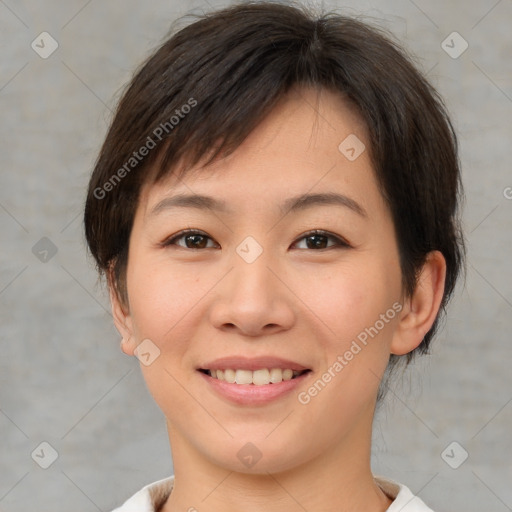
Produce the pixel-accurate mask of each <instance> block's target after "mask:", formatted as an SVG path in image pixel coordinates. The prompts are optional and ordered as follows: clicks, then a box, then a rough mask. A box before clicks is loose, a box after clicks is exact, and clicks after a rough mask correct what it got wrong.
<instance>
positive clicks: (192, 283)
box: [127, 255, 209, 350]
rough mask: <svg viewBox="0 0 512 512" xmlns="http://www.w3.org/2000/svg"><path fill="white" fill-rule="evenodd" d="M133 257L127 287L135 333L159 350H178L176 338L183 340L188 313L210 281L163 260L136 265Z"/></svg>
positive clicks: (203, 293)
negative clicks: (150, 341) (157, 346)
mask: <svg viewBox="0 0 512 512" xmlns="http://www.w3.org/2000/svg"><path fill="white" fill-rule="evenodd" d="M134 256H135V257H134V258H133V260H132V266H131V272H129V273H128V275H127V287H128V296H129V297H130V312H131V316H132V319H133V327H134V333H135V336H136V338H137V339H139V340H142V339H144V338H150V339H151V340H153V341H154V342H155V343H156V344H157V345H159V346H161V349H165V350H168V349H170V348H172V349H173V350H179V349H180V347H181V346H182V345H183V343H180V342H179V340H180V339H183V340H184V341H185V339H186V336H184V335H183V330H184V328H185V326H186V325H187V320H188V318H187V316H189V314H190V313H191V312H193V310H194V308H196V307H197V306H198V304H199V303H200V301H201V299H202V298H203V297H204V296H205V295H206V294H207V292H208V289H209V286H208V284H209V283H207V282H205V280H200V279H199V277H197V276H196V275H195V274H194V273H193V272H191V271H190V270H188V271H187V270H186V269H183V268H181V267H180V266H179V265H172V266H171V265H169V263H168V262H167V263H166V262H165V261H152V262H148V263H146V264H138V261H137V258H136V255H134ZM169 340H172V341H173V342H172V343H169Z"/></svg>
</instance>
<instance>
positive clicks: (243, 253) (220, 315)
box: [212, 237, 294, 336]
mask: <svg viewBox="0 0 512 512" xmlns="http://www.w3.org/2000/svg"><path fill="white" fill-rule="evenodd" d="M247 238H248V239H245V240H244V241H243V242H242V243H241V244H239V245H238V246H237V248H236V251H235V253H234V254H233V256H232V259H231V265H230V266H231V267H232V271H231V272H230V276H229V278H228V279H226V280H225V282H224V283H223V286H222V289H221V290H219V291H220V295H218V296H217V301H216V302H217V303H216V304H215V305H214V307H213V317H212V320H213V322H214V324H215V325H216V326H217V327H218V328H221V327H226V326H228V325H229V326H230V327H231V328H233V327H236V328H238V329H239V330H240V331H241V333H243V334H246V335H252V336H257V335H260V334H263V333H264V332H265V333H267V332H268V329H269V328H272V329H277V330H278V329H280V328H289V326H290V325H291V323H292V322H293V317H294V314H293V309H292V305H291V303H290V301H289V300H288V298H287V296H286V293H285V291H284V290H283V287H282V284H281V283H280V282H279V279H277V278H276V276H275V275H274V272H276V270H273V271H271V270H270V268H273V267H276V266H277V268H278V267H279V265H278V262H277V258H274V256H273V255H272V253H271V251H266V250H264V249H263V247H262V246H261V245H260V244H259V243H257V242H256V241H255V240H254V239H251V237H247ZM269 267H270V268H269Z"/></svg>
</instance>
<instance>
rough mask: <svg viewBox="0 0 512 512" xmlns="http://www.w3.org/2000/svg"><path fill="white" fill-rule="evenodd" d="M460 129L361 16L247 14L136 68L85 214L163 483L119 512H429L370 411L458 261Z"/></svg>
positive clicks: (216, 16) (224, 14)
mask: <svg viewBox="0 0 512 512" xmlns="http://www.w3.org/2000/svg"><path fill="white" fill-rule="evenodd" d="M460 191H461V186H460V170H459V163H458V156H457V143H456V137H455V134H454V132H453V129H452V125H451V123H450V121H449V118H448V116H447V114H446V111H445V109H444V106H443V103H442V101H441V99H440V98H439V96H438V95H437V93H436V92H435V90H433V89H432V87H431V86H430V85H429V84H428V83H427V81H426V80H425V79H424V78H423V77H422V75H421V74H420V73H419V72H418V71H417V70H416V69H415V68H414V66H413V65H412V64H411V63H410V61H409V60H408V58H407V57H406V56H405V54H404V52H403V51H402V50H400V49H399V47H398V46H397V45H396V44H395V43H393V42H392V41H391V40H390V39H389V37H387V36H385V35H384V34H383V33H381V32H380V31H379V30H377V29H375V28H373V27H370V26H368V25H366V24H364V23H362V22H360V21H357V20H355V19H352V18H347V17H344V16H340V15H335V14H330V15H325V16H323V17H320V18H316V17H315V16H314V15H313V14H312V13H309V12H308V11H307V10H306V9H304V8H300V7H292V6H285V5H280V4H274V3H267V2H261V3H246V4H243V5H238V6H234V7H231V8H227V9H224V10H221V11H217V12H215V13H212V14H209V15H205V16H204V17H202V18H201V19H199V20H198V21H196V22H195V23H192V24H191V25H189V26H188V27H185V28H184V29H182V30H181V31H179V32H178V33H176V34H175V35H173V36H172V37H170V38H169V39H168V40H167V41H166V42H165V43H164V44H163V45H162V46H161V47H160V48H159V49H158V50H157V51H156V52H155V53H154V54H153V55H152V56H151V57H150V58H149V59H148V61H147V62H146V63H145V64H144V66H143V67H142V68H141V69H140V71H139V72H138V73H137V74H136V76H135V77H134V78H133V80H132V82H131V84H130V85H129V87H128V89H127V91H126V92H125V94H124V96H123V98H122V99H121V101H120V103H119V106H118V109H117V112H116V115H115V117H114V120H113V122H112V125H111V127H110V130H109V132H108V134H107V136H106V139H105V142H104V144H103V147H102V149H101V152H100V155H99V157H98V160H97V163H96V167H95V169H94V172H93V174H92V177H91V181H90V184H89V192H88V197H87V202H86V209H85V227H86V236H87V241H88V244H89V247H90V250H91V252H92V254H93V256H94V258H95V259H96V262H97V264H98V268H99V270H100V272H102V273H105V275H106V277H107V281H108V285H109V290H110V297H111V302H112V309H113V315H114V321H115V324H116V327H117V329H118V330H119V332H120V334H121V336H122V342H121V346H122V350H123V351H124V352H125V353H127V354H130V355H135V356H137V358H138V359H139V360H140V362H141V368H142V371H143V374H144V377H145V380H146V383H147V386H148V388H149V390H150V391H151V393H152V395H153V396H154V398H155V400H156V402H157V404H158V405H159V406H160V408H161V409H162V411H163V413H164V415H165V417H166V421H167V426H168V432H169V440H170V444H171V449H172V455H173V464H174V476H173V477H170V478H167V479H165V480H161V481H159V482H155V483H154V484H150V485H148V486H147V487H145V488H144V489H143V490H141V491H140V492H138V493H137V494H136V495H134V496H133V497H132V498H130V499H129V500H128V501H127V502H126V503H125V504H124V505H123V506H122V507H121V508H119V509H117V510H118V511H123V512H128V511H131V510H133V511H135V510H137V511H139V512H141V511H156V510H161V511H166V512H169V511H178V510H190V511H193V510H200V511H202V510H208V511H217V510H223V511H229V510H247V511H251V510H265V511H272V510H279V511H282V510H287V511H291V510H310V511H311V510H325V511H337V512H340V511H354V510H365V511H367V512H377V511H379V512H380V511H386V510H387V511H390V512H398V511H399V510H401V511H403V512H414V511H428V510H430V509H429V508H428V507H427V506H426V505H425V504H424V503H423V502H422V501H421V500H420V499H419V498H417V497H414V496H413V495H412V493H411V492H410V490H409V489H408V488H407V487H406V486H405V485H401V484H398V483H395V482H392V481H389V480H386V479H384V478H381V477H375V476H374V475H373V474H372V472H371V467H370V451H371V432H372V422H373V416H374V412H375V408H376V405H377V403H378V401H379V400H380V399H381V398H382V395H383V392H384V391H385V383H386V379H387V378H388V377H389V375H390V374H391V373H392V370H393V368H395V367H396V365H397V363H399V362H402V361H403V362H404V364H407V363H408V362H409V361H410V360H411V359H412V357H413V356H414V355H415V354H417V353H425V352H426V351H427V350H428V347H429V344H430V342H431V339H432V337H433V335H434V332H435V330H436V327H437V325H438V321H439V315H440V311H441V310H442V309H443V308H444V307H445V306H446V304H447V302H448V300H449V298H450V296H451V294H452V291H453V289H454V286H455V282H456V279H457V276H458V274H459V270H460V267H461V265H462V261H463V238H462V235H461V233H460V228H459V221H458V198H459V195H460Z"/></svg>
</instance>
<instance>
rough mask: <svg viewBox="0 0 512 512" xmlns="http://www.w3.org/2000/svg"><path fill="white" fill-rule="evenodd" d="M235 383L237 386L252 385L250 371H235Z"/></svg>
mask: <svg viewBox="0 0 512 512" xmlns="http://www.w3.org/2000/svg"><path fill="white" fill-rule="evenodd" d="M235 382H236V383H237V384H252V372H251V370H237V371H236V377H235Z"/></svg>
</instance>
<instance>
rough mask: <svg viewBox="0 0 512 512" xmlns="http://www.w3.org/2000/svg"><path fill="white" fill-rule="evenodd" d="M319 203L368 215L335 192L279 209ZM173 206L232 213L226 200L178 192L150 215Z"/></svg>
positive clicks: (290, 201)
mask: <svg viewBox="0 0 512 512" xmlns="http://www.w3.org/2000/svg"><path fill="white" fill-rule="evenodd" d="M319 205H334V206H344V207H346V208H348V209H350V210H352V211H353V212H355V213H357V214H358V215H360V216H361V217H367V216H368V214H367V213H366V211H365V209H364V208H363V207H362V206H361V205H360V204H359V203H358V202H356V201H355V200H354V199H351V198H350V197H348V196H345V195H343V194H338V193H335V192H324V193H317V194H301V195H298V196H294V197H290V198H288V199H286V200H285V201H284V202H283V203H282V204H281V205H280V206H279V209H280V210H281V212H282V213H290V212H296V211H300V210H306V209H308V208H312V207H314V206H319ZM173 208H196V209H199V210H211V211H215V212H222V213H232V210H231V209H230V208H228V206H227V205H226V203H225V202H224V201H221V200H219V199H215V198H214V197H211V196H205V195H202V194H178V195H175V196H172V197H166V198H164V199H162V200H161V201H160V202H159V203H158V204H156V206H154V207H153V208H152V209H151V212H150V214H149V215H150V216H155V215H158V214H159V213H162V212H164V211H167V210H170V209H173Z"/></svg>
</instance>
